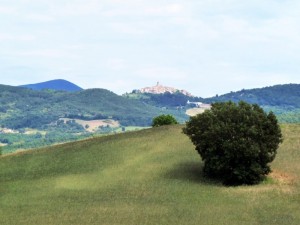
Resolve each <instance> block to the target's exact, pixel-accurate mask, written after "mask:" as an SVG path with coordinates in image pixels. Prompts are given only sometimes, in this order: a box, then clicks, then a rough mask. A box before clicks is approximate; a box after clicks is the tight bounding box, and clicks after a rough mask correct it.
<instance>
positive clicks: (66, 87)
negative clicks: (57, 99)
mask: <svg viewBox="0 0 300 225" xmlns="http://www.w3.org/2000/svg"><path fill="white" fill-rule="evenodd" d="M20 87H25V88H29V89H32V90H43V89H50V90H56V91H81V90H83V89H82V88H81V87H79V86H77V85H76V84H73V83H71V82H69V81H67V80H63V79H57V80H50V81H46V82H41V83H36V84H25V85H21V86H20Z"/></svg>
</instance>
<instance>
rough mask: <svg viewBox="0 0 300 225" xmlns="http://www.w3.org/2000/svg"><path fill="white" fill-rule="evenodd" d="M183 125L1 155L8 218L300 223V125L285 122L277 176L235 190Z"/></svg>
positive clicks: (1, 212) (1, 203) (2, 199)
mask: <svg viewBox="0 0 300 225" xmlns="http://www.w3.org/2000/svg"><path fill="white" fill-rule="evenodd" d="M180 128H181V127H180V126H175V127H164V128H156V129H148V130H143V131H139V132H132V133H125V134H120V135H116V136H107V137H102V138H94V139H91V140H85V141H80V142H75V143H68V144H64V145H59V146H53V147H49V148H46V149H42V150H39V151H32V152H25V153H21V154H16V155H11V156H5V157H3V158H1V159H0V224H14V225H15V224H62V225H67V224H72V225H76V224H110V225H113V224H130V225H132V224H205V225H209V224H216V225H217V224H218V225H221V224H230V225H234V224H243V225H245V224H246V225H247V224H249V225H250V224H251V225H255V224H272V225H274V224H275V225H276V224H280V225H282V224H289V225H293V224H295V225H298V224H299V223H300V213H299V212H300V204H299V202H300V182H299V174H300V164H299V160H300V152H299V147H300V143H299V136H300V126H299V125H288V126H283V131H284V135H285V142H284V144H283V145H282V146H281V148H280V150H279V153H278V156H277V158H276V160H275V162H274V163H273V168H274V171H275V173H274V175H273V177H274V178H273V179H269V180H268V181H267V182H265V183H264V184H260V185H257V186H253V187H247V186H244V187H230V188H228V187H223V186H222V185H220V184H219V183H216V182H213V181H209V180H206V179H204V178H203V177H202V174H201V166H202V164H201V162H200V159H199V156H198V155H197V154H196V152H195V151H194V150H193V149H194V147H193V146H192V144H191V143H190V142H189V140H188V139H187V137H185V136H184V135H183V134H182V133H181V129H180ZM49 150H50V151H49Z"/></svg>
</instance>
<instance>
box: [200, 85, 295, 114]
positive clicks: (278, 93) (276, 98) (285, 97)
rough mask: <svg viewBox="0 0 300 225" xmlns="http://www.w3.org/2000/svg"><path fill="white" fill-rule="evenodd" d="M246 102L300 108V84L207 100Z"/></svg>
mask: <svg viewBox="0 0 300 225" xmlns="http://www.w3.org/2000/svg"><path fill="white" fill-rule="evenodd" d="M229 100H231V101H234V102H238V101H241V100H243V101H246V102H249V103H256V104H259V105H261V106H276V107H285V108H291V109H292V108H300V84H284V85H275V86H271V87H265V88H256V89H250V90H244V89H243V90H241V91H237V92H231V93H228V94H225V95H221V96H216V97H212V98H207V99H205V101H207V102H223V101H229Z"/></svg>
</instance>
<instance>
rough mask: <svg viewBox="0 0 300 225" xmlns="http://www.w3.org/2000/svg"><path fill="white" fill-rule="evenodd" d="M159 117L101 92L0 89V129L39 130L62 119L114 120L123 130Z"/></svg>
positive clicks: (151, 110)
mask: <svg viewBox="0 0 300 225" xmlns="http://www.w3.org/2000/svg"><path fill="white" fill-rule="evenodd" d="M159 113H160V112H159V111H158V109H157V108H155V107H154V106H150V105H145V104H144V103H142V102H141V101H138V100H132V99H126V98H124V97H121V96H119V95H117V94H114V93H113V92H111V91H108V90H105V89H88V90H83V91H78V92H66V91H53V90H43V91H34V90H31V89H27V88H23V87H12V86H6V85H0V125H1V126H4V127H7V128H12V129H19V128H24V127H30V128H41V127H43V126H44V125H46V124H49V123H53V122H55V121H57V120H58V119H59V118H62V117H68V118H74V119H85V120H92V119H114V120H117V121H119V122H120V123H121V125H123V126H128V125H131V126H132V125H139V126H148V125H150V124H151V121H152V118H153V117H154V116H157V115H158V114H159Z"/></svg>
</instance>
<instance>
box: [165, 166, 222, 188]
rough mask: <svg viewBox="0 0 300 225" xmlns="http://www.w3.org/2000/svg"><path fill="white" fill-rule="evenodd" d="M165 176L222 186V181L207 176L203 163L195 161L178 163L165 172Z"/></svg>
mask: <svg viewBox="0 0 300 225" xmlns="http://www.w3.org/2000/svg"><path fill="white" fill-rule="evenodd" d="M165 178H167V179H175V180H182V181H185V182H192V183H198V184H201V185H203V184H204V185H213V186H222V182H221V181H219V180H217V179H211V178H208V177H206V176H205V174H204V173H203V163H201V162H200V163H199V162H195V161H186V162H181V163H179V164H176V165H175V166H174V167H173V168H172V169H171V170H169V171H167V172H166V173H165Z"/></svg>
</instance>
